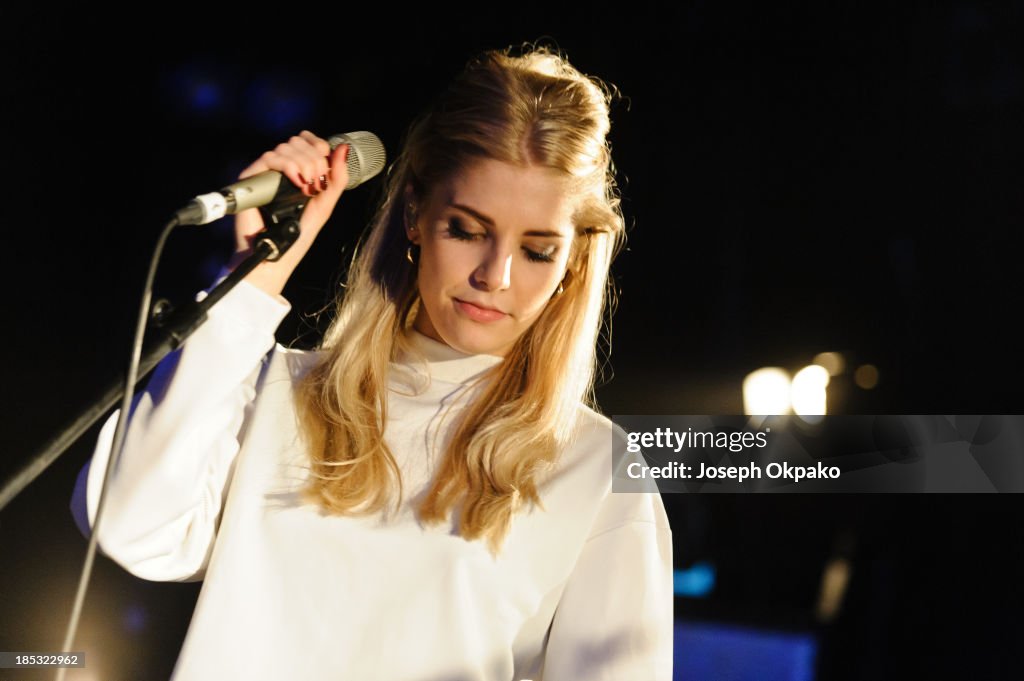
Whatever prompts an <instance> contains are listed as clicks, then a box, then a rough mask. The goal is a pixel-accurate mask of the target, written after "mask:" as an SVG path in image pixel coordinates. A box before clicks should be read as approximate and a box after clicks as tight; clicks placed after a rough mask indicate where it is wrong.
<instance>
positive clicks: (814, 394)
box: [790, 364, 829, 421]
mask: <svg viewBox="0 0 1024 681" xmlns="http://www.w3.org/2000/svg"><path fill="white" fill-rule="evenodd" d="M828 380H829V377H828V371H826V370H825V368H824V367H821V366H818V365H817V364H812V365H810V366H807V367H804V368H803V369H801V370H800V371H798V372H797V373H796V376H794V377H793V383H792V387H791V389H790V400H791V401H792V403H793V411H794V412H796V413H797V414H798V415H799V416H801V417H804V420H805V421H812V420H820V418H818V419H812V418H807V417H821V416H824V415H825V414H826V413H827V410H826V406H827V403H828V398H827V394H826V391H825V388H826V387H827V386H828Z"/></svg>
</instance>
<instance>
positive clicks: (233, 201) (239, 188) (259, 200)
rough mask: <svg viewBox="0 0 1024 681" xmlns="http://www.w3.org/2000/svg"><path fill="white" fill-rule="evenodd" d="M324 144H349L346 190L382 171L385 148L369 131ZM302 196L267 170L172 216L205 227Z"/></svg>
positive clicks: (182, 222) (204, 196)
mask: <svg viewBox="0 0 1024 681" xmlns="http://www.w3.org/2000/svg"><path fill="white" fill-rule="evenodd" d="M327 142H328V143H329V144H330V145H331V150H334V149H335V148H336V147H337V146H338V145H340V144H348V145H350V150H349V154H348V160H347V161H346V162H345V165H346V166H347V168H348V185H347V186H346V187H345V189H352V188H354V187H358V186H359V185H360V184H362V183H363V182H365V181H367V180H369V179H370V178H372V177H374V176H375V175H377V173H379V172H380V171H381V170H382V169H383V168H384V159H385V154H384V145H383V144H382V143H381V141H380V138H378V137H377V136H376V135H374V134H373V133H372V132H365V131H360V132H348V133H342V134H338V135H332V136H331V137H330V138H328V140H327ZM302 196H304V195H303V194H302V192H301V191H300V190H299V189H298V187H296V186H295V185H293V184H292V183H291V181H290V180H289V179H288V178H287V177H285V176H284V175H282V174H281V173H279V172H277V171H276V170H268V171H266V172H263V173H260V174H258V175H253V176H252V177H247V178H246V179H244V180H239V181H238V182H235V183H233V184H229V185H228V186H226V187H224V188H223V189H221V190H220V191H216V192H210V193H209V194H200V195H199V196H197V197H195V198H194V199H192V201H190V202H189V203H188V205H186V206H185V207H184V208H182V209H181V210H179V211H178V212H177V213H175V217H177V219H178V224H179V225H205V224H207V223H210V222H213V221H214V220H219V219H220V218H222V217H224V216H225V215H229V214H231V215H234V214H235V213H239V212H241V211H243V210H248V209H249V208H258V207H260V206H265V205H267V204H270V203H277V202H280V201H286V200H292V199H295V198H297V197H302Z"/></svg>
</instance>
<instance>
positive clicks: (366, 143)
mask: <svg viewBox="0 0 1024 681" xmlns="http://www.w3.org/2000/svg"><path fill="white" fill-rule="evenodd" d="M327 142H328V143H329V144H330V145H331V149H334V148H335V147H337V146H338V145H339V144H348V145H350V146H351V148H350V149H349V152H348V160H347V161H346V163H345V165H346V166H348V186H346V187H345V189H352V188H353V187H358V186H359V185H361V184H362V183H363V182H366V181H367V180H369V179H370V178H371V177H374V176H375V175H377V174H378V173H379V172H380V171H381V170H383V169H384V162H385V161H386V160H387V154H385V153H384V144H383V143H382V142H381V141H380V138H379V137H377V136H376V135H374V134H373V133H372V132H366V131H365V130H359V131H357V132H345V133H341V134H338V135H332V136H331V137H329V138H328V139H327Z"/></svg>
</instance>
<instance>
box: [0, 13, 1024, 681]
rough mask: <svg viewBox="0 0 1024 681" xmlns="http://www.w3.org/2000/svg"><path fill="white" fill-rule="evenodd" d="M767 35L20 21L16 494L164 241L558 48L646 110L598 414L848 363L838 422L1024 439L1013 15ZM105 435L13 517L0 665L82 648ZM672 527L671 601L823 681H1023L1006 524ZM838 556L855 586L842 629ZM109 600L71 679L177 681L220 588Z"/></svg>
mask: <svg viewBox="0 0 1024 681" xmlns="http://www.w3.org/2000/svg"><path fill="white" fill-rule="evenodd" d="M767 5H768V3H761V4H757V3H754V4H742V3H731V2H730V3H706V2H696V3H695V2H684V3H678V4H677V5H676V6H675V7H673V8H668V7H661V8H657V9H655V8H645V7H643V6H640V5H639V4H637V3H628V4H625V5H623V6H621V7H619V8H616V9H615V10H614V11H612V10H601V11H598V10H596V9H590V10H585V11H581V10H579V9H574V10H572V11H569V10H560V9H557V8H554V7H551V6H546V7H544V8H543V9H536V8H534V9H531V8H528V7H525V6H520V5H516V6H514V7H513V6H507V7H500V8H499V7H488V8H484V7H480V6H477V7H476V9H475V10H473V11H471V12H462V11H459V12H456V11H454V10H446V9H444V8H441V7H438V6H436V5H430V6H429V7H428V8H425V9H423V10H420V11H419V12H418V13H417V14H415V15H409V14H408V13H407V12H404V11H399V10H398V9H397V8H383V9H382V11H381V12H380V13H379V14H377V15H372V16H371V15H359V14H357V13H350V12H353V10H348V9H341V8H338V9H334V10H332V12H333V14H332V15H331V16H330V17H328V16H325V13H324V11H323V10H321V9H320V8H318V7H316V6H314V5H309V6H298V5H296V6H294V9H288V10H285V11H284V12H283V13H281V12H279V13H277V15H276V18H274V19H267V20H261V21H257V20H246V21H240V20H238V19H237V17H233V16H232V15H231V14H229V13H224V14H221V15H219V14H218V13H216V12H211V11H210V10H208V9H207V10H205V11H204V13H203V14H200V15H188V14H187V13H186V12H185V11H184V10H180V11H179V10H175V11H174V13H171V12H169V11H168V10H167V9H160V8H155V9H154V8H147V9H146V11H145V15H142V14H139V15H132V14H130V13H117V14H114V13H104V11H103V10H100V9H98V8H96V7H95V6H89V7H87V8H82V9H76V10H61V11H57V10H56V9H55V8H53V7H51V6H49V5H44V4H42V3H36V4H35V5H30V6H22V7H18V8H12V7H10V6H7V7H4V8H3V9H0V20H2V22H0V26H2V28H0V31H2V43H3V45H2V48H0V49H2V50H3V53H2V57H3V62H2V64H3V66H2V69H3V93H4V95H3V96H4V100H3V107H2V113H0V115H2V116H3V130H4V136H3V143H4V146H5V150H4V151H5V153H4V158H5V161H6V162H5V164H4V170H5V176H6V182H5V183H4V186H6V187H7V190H6V194H7V201H5V202H4V206H5V208H6V215H5V216H4V217H5V220H4V223H5V229H4V230H3V231H4V235H5V236H6V237H7V239H6V243H7V244H8V248H7V252H6V258H5V265H6V266H5V267H3V268H2V270H3V272H4V277H5V280H6V284H7V292H8V293H7V296H6V299H7V302H6V303H5V317H6V322H5V325H4V333H3V340H4V344H5V345H4V353H5V355H6V356H7V357H8V370H7V371H6V372H5V380H4V394H5V399H4V404H5V408H4V409H3V412H2V414H3V415H2V418H3V419H4V421H3V432H4V433H5V435H6V438H5V441H6V444H5V446H4V451H3V456H2V457H0V477H4V478H5V477H6V476H7V475H9V474H10V473H11V472H13V471H14V470H15V469H16V468H17V467H18V466H19V465H21V464H22V463H24V462H25V461H26V460H27V458H28V457H29V456H30V454H31V453H32V451H34V450H35V449H36V448H38V447H39V446H41V444H42V443H43V442H44V441H45V439H46V438H47V437H48V436H49V435H50V434H52V433H53V432H54V431H55V430H56V429H57V428H58V427H59V426H60V425H61V424H63V423H64V422H65V421H67V420H68V419H69V418H71V417H72V416H73V415H75V414H76V413H77V412H76V410H77V409H78V408H79V407H80V406H81V405H83V404H84V403H85V402H86V401H87V400H88V398H89V396H90V395H91V393H92V391H93V390H95V388H96V386H98V385H99V384H100V383H101V382H102V381H103V379H104V378H105V377H108V376H110V375H111V374H113V373H114V372H115V371H117V370H119V369H120V368H121V365H122V364H123V362H124V357H125V356H126V351H127V343H128V338H129V330H130V328H131V324H132V319H133V315H134V312H135V307H136V306H137V301H138V297H139V291H140V286H141V282H142V279H143V276H144V270H145V267H146V262H147V259H148V256H149V252H150V250H151V247H152V245H153V241H154V239H155V235H156V234H157V232H158V231H159V228H160V227H161V225H162V223H163V222H164V221H165V220H166V219H167V218H168V216H169V215H170V213H171V212H172V211H173V210H174V209H176V208H178V207H180V206H181V205H182V204H183V203H184V202H185V201H186V200H188V199H189V198H190V197H191V196H193V195H195V194H198V193H203V192H207V191H212V190H214V189H216V188H218V187H220V186H223V185H224V184H226V183H228V182H230V181H231V180H233V179H234V178H235V177H236V176H237V174H238V172H239V171H240V170H241V169H242V168H243V167H245V166H246V165H247V164H248V163H249V162H251V160H253V159H254V158H255V157H256V156H258V155H259V154H260V153H261V152H262V151H263V150H264V149H267V148H270V147H271V146H273V145H274V144H276V143H277V142H278V141H281V140H283V139H284V138H286V137H287V136H288V135H290V134H292V133H294V132H296V131H298V130H300V129H303V128H307V129H310V130H313V131H316V132H317V133H318V134H320V135H321V136H327V135H329V134H331V133H335V132H343V131H349V130H361V129H367V130H371V131H374V132H375V133H377V134H378V135H379V136H380V137H381V139H382V140H383V141H384V143H385V146H386V147H387V149H388V152H389V154H390V155H391V156H392V157H393V156H394V154H395V152H396V150H397V146H398V142H399V139H400V137H401V134H402V132H403V131H404V128H405V126H407V125H408V123H409V121H410V120H411V118H412V117H413V116H414V115H415V114H416V113H417V112H418V111H419V110H420V109H422V108H423V107H424V106H425V105H426V104H427V102H428V101H429V99H430V98H431V97H432V96H433V95H434V94H435V93H436V92H437V91H438V90H439V89H440V88H442V87H443V86H444V84H445V83H446V82H448V81H449V80H450V79H451V78H452V77H453V76H454V75H455V74H456V73H457V72H458V70H459V68H460V67H461V66H462V64H463V63H464V62H465V61H466V60H467V59H468V58H470V57H471V56H472V55H474V54H475V53H477V52H479V51H481V50H484V49H488V48H495V47H504V46H508V45H512V44H519V43H522V42H524V41H532V40H537V39H542V38H543V39H545V40H546V42H547V43H548V44H554V45H557V46H558V47H560V48H561V49H562V50H564V51H565V53H566V54H567V55H568V57H569V58H570V59H571V60H572V62H573V63H574V64H575V65H576V66H577V67H578V68H580V69H581V70H582V71H584V72H586V73H590V74H593V75H597V76H600V77H602V78H603V79H605V80H606V81H609V82H611V83H614V84H615V85H616V86H618V88H619V89H620V91H621V92H622V94H623V95H624V97H623V98H622V99H620V100H619V101H618V102H617V103H616V104H615V106H614V108H613V112H612V115H613V130H612V135H611V139H612V144H613V149H614V157H615V161H616V164H617V167H618V169H619V171H620V174H619V182H620V186H621V190H622V193H623V197H624V204H623V205H624V210H625V212H626V216H627V220H628V223H629V226H630V228H629V244H628V250H627V251H625V252H624V253H623V254H622V255H621V257H620V258H619V259H618V260H617V261H616V264H615V266H614V276H615V279H616V282H617V284H618V286H619V288H620V294H621V295H620V307H619V311H618V313H617V314H616V316H615V318H614V323H613V329H614V334H613V338H614V343H613V349H612V354H611V366H612V367H613V368H614V373H613V374H612V372H608V378H609V379H610V380H608V381H607V382H606V383H604V384H603V385H602V386H601V387H600V388H599V391H598V397H599V399H600V401H601V404H602V407H603V409H604V411H605V412H606V413H609V414H613V413H648V414H654V413H681V414H685V413H692V414H699V413H738V412H740V411H741V410H742V404H741V393H740V383H741V381H742V378H743V376H744V375H745V374H746V373H748V372H750V371H752V370H754V369H756V368H759V367H761V366H766V365H773V366H782V367H784V368H787V369H790V370H793V369H796V368H799V367H800V366H802V365H804V364H807V363H809V362H810V360H811V358H812V357H813V356H814V355H815V354H816V353H818V352H821V351H826V350H831V351H838V352H842V353H844V356H845V357H846V358H847V361H848V364H849V367H850V368H852V367H855V366H858V365H860V364H864V363H870V364H873V365H875V366H876V367H878V370H879V372H880V382H879V384H878V386H877V387H876V388H875V389H873V390H863V389H860V388H857V387H856V386H855V385H854V384H853V381H852V379H851V376H850V374H849V372H847V373H845V374H843V375H840V376H837V377H834V378H833V382H832V385H831V386H830V393H829V399H830V409H832V411H833V412H836V413H865V414H885V413H906V414H925V413H941V414H956V413H968V414H971V413H975V414H980V413H1001V414H1013V413H1020V408H1021V404H1022V402H1024V400H1022V398H1021V396H1020V384H1021V380H1020V379H1021V371H1020V369H1021V350H1020V343H1019V340H1018V332H1017V328H1018V324H1017V323H1016V322H1017V321H1018V317H1019V308H1020V303H1019V295H1018V294H1017V293H1016V291H1017V288H1018V286H1017V281H1018V279H1019V273H1020V269H1021V268H1020V265H1019V263H1018V260H1019V257H1020V250H1019V248H1018V244H1019V243H1020V239H1019V237H1018V235H1017V230H1018V228H1019V225H1020V224H1021V218H1022V199H1021V196H1022V193H1021V191H1020V186H1021V178H1022V174H1024V173H1022V159H1024V154H1022V151H1024V149H1022V135H1021V121H1022V118H1021V113H1022V100H1024V54H1022V52H1024V47H1022V46H1024V40H1022V29H1024V3H1021V2H1012V3H981V2H959V3H950V4H938V3H927V4H920V5H915V4H910V5H904V4H901V3H891V4H890V5H884V4H883V5H879V6H869V5H864V4H862V3H847V4H843V5H839V6H832V4H831V3H829V6H828V7H821V6H818V5H817V4H813V3H801V4H792V5H789V6H787V7H785V8H778V7H768V6H767ZM379 186H380V185H379V183H372V184H371V185H370V186H368V187H364V188H362V189H359V190H358V191H353V192H352V193H351V194H348V195H346V197H345V198H344V199H343V201H342V203H341V204H340V206H339V209H338V211H337V212H336V214H335V217H334V218H332V222H331V223H330V224H329V225H328V227H327V228H326V229H325V232H324V234H323V235H322V236H321V237H320V240H319V241H318V246H317V248H316V249H314V251H313V253H312V254H311V255H310V257H309V258H308V259H307V260H306V261H305V262H304V263H303V265H302V266H301V267H300V269H299V270H298V271H297V272H296V275H295V277H294V279H293V281H292V282H291V283H290V284H289V288H288V289H286V291H285V295H286V296H287V297H288V298H289V299H290V300H291V301H292V303H293V308H294V312H293V313H292V315H291V316H290V317H289V319H288V320H287V321H286V322H285V323H284V325H283V326H282V328H281V330H280V332H279V335H278V338H279V340H280V341H281V342H283V343H289V342H291V341H293V340H295V339H298V341H297V342H298V343H299V344H300V345H310V344H312V343H314V342H315V340H316V336H315V326H316V325H315V323H314V322H313V321H311V320H310V319H308V318H307V317H306V316H305V315H307V314H308V313H311V312H313V311H314V310H316V309H317V308H318V307H319V306H320V305H321V304H323V302H324V301H325V300H326V299H327V297H328V295H329V294H330V291H328V290H327V289H328V288H329V284H330V282H331V281H333V278H334V276H335V274H336V273H337V270H338V267H339V265H340V263H341V262H342V261H343V259H344V258H346V257H347V256H348V255H349V254H350V252H351V247H352V245H353V243H354V240H355V238H356V237H357V235H358V234H359V232H360V231H361V229H362V228H363V226H364V225H365V224H366V222H367V220H368V218H369V216H370V215H371V213H372V210H373V207H374V201H375V200H376V198H377V197H378V193H377V192H378V191H379ZM229 230H230V225H228V224H227V223H224V224H222V225H215V226H210V227H206V228H194V231H192V232H189V233H185V232H182V233H181V234H177V235H175V236H174V237H173V238H172V243H171V245H170V247H169V250H168V253H167V255H166V258H165V260H164V263H163V266H162V269H161V275H160V277H159V278H158V285H157V292H158V294H159V295H161V296H165V297H167V298H169V299H171V300H175V301H178V300H184V299H186V298H188V297H190V296H191V295H192V293H193V292H194V291H196V290H198V289H200V288H202V287H204V286H205V285H206V284H207V283H208V282H209V280H210V279H211V277H212V276H213V273H214V272H216V269H217V267H218V265H219V263H220V262H221V261H222V260H223V259H224V258H226V256H227V254H228V251H229V249H230V233H229ZM95 435H96V433H95V430H94V431H92V432H90V433H89V434H88V435H87V436H86V437H85V438H83V441H82V442H80V443H79V444H78V445H76V446H75V447H73V448H72V449H71V450H70V451H69V452H68V453H67V454H66V455H65V456H64V457H63V458H62V459H61V460H60V461H58V462H57V463H56V464H55V465H54V466H52V467H51V469H50V470H49V471H47V473H46V474H44V476H43V477H42V478H40V479H39V480H38V481H37V482H36V483H34V484H33V485H32V486H31V487H30V488H29V489H28V490H27V491H26V492H25V493H23V494H22V495H21V497H19V498H18V499H17V500H16V501H15V502H14V503H12V504H11V506H9V507H8V508H7V509H5V510H4V511H3V512H2V513H0V556H2V558H0V650H55V649H57V648H58V647H59V644H60V640H61V639H62V637H63V630H64V626H65V619H66V613H67V612H68V611H69V609H70V604H71V600H72V595H73V592H74V588H75V585H76V579H77V578H76V574H77V570H78V569H79V564H80V561H81V558H82V556H83V555H84V548H85V541H84V540H83V539H82V538H81V536H80V535H79V534H78V532H77V530H76V529H75V527H74V526H73V524H72V522H71V520H70V515H69V513H68V511H67V502H68V499H69V497H70V492H71V486H72V484H73V480H74V476H75V474H76V473H77V470H78V469H79V468H80V467H81V465H82V464H83V463H84V462H85V461H86V460H87V459H88V457H89V456H90V455H91V442H92V441H94V439H95ZM665 502H666V506H667V507H668V509H669V513H670V515H671V520H672V524H673V529H674V536H675V561H676V566H677V568H685V567H687V566H689V565H691V564H693V563H694V562H695V561H709V562H711V563H713V564H714V565H715V566H716V569H717V571H718V581H717V584H716V588H715V590H714V592H713V593H712V595H711V596H710V597H709V598H707V599H704V600H699V601H698V600H692V599H681V600H680V601H678V602H677V616H679V617H690V618H699V619H712V620H721V621H729V622H741V623H748V624H755V625H759V626H768V627H775V628H778V627H789V628H795V629H798V630H810V631H812V632H814V633H815V634H817V635H819V636H820V637H821V640H822V642H823V647H822V651H821V655H820V656H819V669H818V671H819V677H820V678H832V679H882V678H903V677H906V676H908V675H913V676H917V675H920V674H935V675H938V676H942V677H948V676H956V677H959V676H965V675H967V674H971V675H972V676H977V677H978V678H1019V677H1020V674H1021V672H1020V669H1021V664H1020V662H1019V658H1020V650H1019V641H1020V640H1021V635H1022V634H1024V626H1022V624H1021V605H1022V601H1024V598H1022V588H1021V586H1020V574H1022V573H1024V549H1022V548H1021V547H1022V546H1024V542H1022V540H1024V536H1022V535H1024V530H1022V529H1021V527H1022V521H1024V513H1022V510H1021V508H1022V505H1021V503H1020V498H1019V497H1018V496H1017V495H1012V494H1007V495H999V496H975V495H877V496H869V495H855V496H839V495H836V496H824V495H812V496H803V495H789V496H778V497H776V496H767V495H758V496H753V497H745V496H738V495H737V496H722V497H717V496H703V495H702V496H686V497H684V496H680V495H673V496H671V497H666V498H665ZM836 556H843V557H845V558H846V559H848V560H849V561H850V563H851V565H852V566H853V572H852V579H851V582H850V587H849V590H848V592H847V594H846V598H845V600H844V605H843V608H842V610H841V611H840V614H839V616H838V617H837V618H836V619H835V620H834V621H832V622H830V623H822V622H818V621H815V619H814V618H813V609H814V604H815V601H816V598H817V593H818V588H819V582H820V579H821V574H822V570H823V567H824V565H825V563H826V561H827V560H828V559H829V558H830V557H836ZM94 581H95V586H94V590H93V591H92V592H91V594H90V596H89V599H88V601H87V606H86V612H85V616H84V621H83V624H82V627H81V630H80V635H79V639H78V640H79V642H80V645H79V646H78V647H79V648H87V649H89V650H96V651H98V652H97V653H96V657H95V658H92V659H93V660H94V661H95V667H94V668H95V669H101V670H103V678H104V679H121V678H123V679H136V678H139V679H142V678H146V679H149V678H153V679H155V678H166V676H167V675H168V674H169V672H170V669H171V667H172V665H173V662H174V659H175V656H176V654H177V651H178V648H179V646H180V643H181V639H182V637H183V635H184V632H185V630H186V628H187V625H188V618H189V616H190V614H191V609H192V605H193V603H194V599H195V596H196V594H197V593H198V585H182V584H150V583H146V582H143V581H141V580H137V579H135V578H133V577H131V576H129V575H127V574H126V573H124V572H123V571H122V570H121V569H120V568H118V567H116V566H115V565H113V564H112V563H110V562H109V561H108V560H107V559H105V558H101V559H100V560H99V561H98V564H97V574H96V576H95V578H94ZM681 652H682V654H685V651H681ZM90 666H93V665H90ZM18 674H20V676H18ZM8 676H11V678H17V679H20V678H26V679H27V678H34V677H33V676H31V674H30V673H29V672H21V671H19V672H8ZM40 678H42V677H40ZM71 678H75V677H74V676H72V677H71ZM80 678H86V677H84V676H82V677H80Z"/></svg>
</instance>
